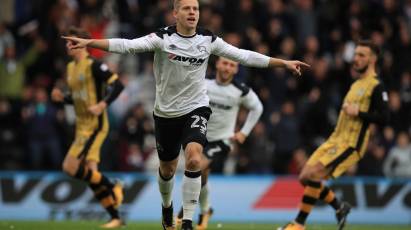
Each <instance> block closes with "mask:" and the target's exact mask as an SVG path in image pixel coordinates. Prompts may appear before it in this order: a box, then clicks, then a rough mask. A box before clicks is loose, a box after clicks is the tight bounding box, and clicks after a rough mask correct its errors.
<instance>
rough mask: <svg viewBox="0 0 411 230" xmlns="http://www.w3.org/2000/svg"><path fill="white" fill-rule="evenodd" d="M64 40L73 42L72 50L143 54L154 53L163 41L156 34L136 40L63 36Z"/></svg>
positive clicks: (70, 46) (71, 44)
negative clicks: (85, 49) (89, 48)
mask: <svg viewBox="0 0 411 230" xmlns="http://www.w3.org/2000/svg"><path fill="white" fill-rule="evenodd" d="M62 38H63V39H66V40H68V41H71V43H70V44H69V45H68V47H69V48H70V49H78V48H85V47H91V48H96V49H101V50H105V51H108V52H113V53H141V52H148V51H154V50H155V49H157V48H160V46H161V43H162V39H161V38H160V37H158V36H157V35H156V34H155V33H152V34H149V35H146V36H144V37H140V38H136V39H132V40H130V39H121V38H113V39H84V38H78V37H67V36H62Z"/></svg>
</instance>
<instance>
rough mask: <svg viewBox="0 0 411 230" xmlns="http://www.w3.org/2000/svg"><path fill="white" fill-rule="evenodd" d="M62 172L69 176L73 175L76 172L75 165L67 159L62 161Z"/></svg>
mask: <svg viewBox="0 0 411 230" xmlns="http://www.w3.org/2000/svg"><path fill="white" fill-rule="evenodd" d="M62 169H63V172H65V173H66V174H68V175H69V176H74V175H75V174H76V170H77V167H75V165H73V164H71V163H70V162H68V161H64V162H63V165H62Z"/></svg>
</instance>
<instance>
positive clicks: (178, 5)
mask: <svg viewBox="0 0 411 230" xmlns="http://www.w3.org/2000/svg"><path fill="white" fill-rule="evenodd" d="M180 2H181V0H174V4H173V7H174V10H177V9H178V8H180ZM197 2H198V0H197ZM199 3H200V2H199Z"/></svg>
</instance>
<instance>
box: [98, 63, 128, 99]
mask: <svg viewBox="0 0 411 230" xmlns="http://www.w3.org/2000/svg"><path fill="white" fill-rule="evenodd" d="M91 68H92V71H93V76H94V78H95V79H96V81H100V82H105V83H106V84H107V90H106V92H107V93H106V95H105V96H104V99H103V100H104V101H105V102H106V103H107V104H108V105H109V104H111V102H113V101H114V100H115V99H116V98H117V97H118V95H119V94H120V93H121V91H123V89H124V86H123V84H122V83H121V81H120V80H119V79H118V75H117V74H114V73H112V72H111V71H110V70H109V68H108V66H107V65H106V64H104V63H102V62H99V61H94V62H93V64H92V67H91Z"/></svg>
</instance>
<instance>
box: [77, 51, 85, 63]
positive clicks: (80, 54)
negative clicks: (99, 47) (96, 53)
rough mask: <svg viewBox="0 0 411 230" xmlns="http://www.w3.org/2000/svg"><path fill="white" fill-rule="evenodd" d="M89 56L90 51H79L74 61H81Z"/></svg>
mask: <svg viewBox="0 0 411 230" xmlns="http://www.w3.org/2000/svg"><path fill="white" fill-rule="evenodd" d="M87 57H88V52H87V51H83V52H78V54H76V55H74V61H76V62H80V61H82V60H84V59H86V58H87Z"/></svg>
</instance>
